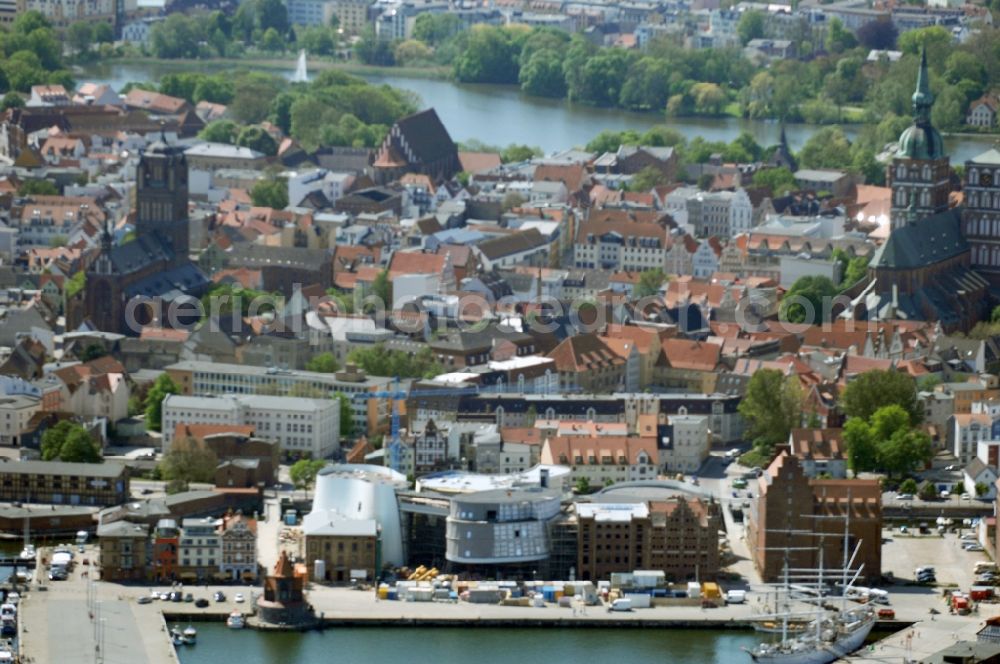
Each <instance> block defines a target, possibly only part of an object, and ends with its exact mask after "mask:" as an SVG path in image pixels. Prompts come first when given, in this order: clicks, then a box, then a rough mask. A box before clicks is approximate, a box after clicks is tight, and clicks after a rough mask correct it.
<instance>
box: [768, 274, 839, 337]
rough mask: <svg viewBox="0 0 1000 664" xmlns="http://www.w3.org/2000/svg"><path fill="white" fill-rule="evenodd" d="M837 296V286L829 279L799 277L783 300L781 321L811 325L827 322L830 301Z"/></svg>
mask: <svg viewBox="0 0 1000 664" xmlns="http://www.w3.org/2000/svg"><path fill="white" fill-rule="evenodd" d="M836 294H837V286H836V285H834V283H833V282H832V281H830V279H829V278H827V277H823V276H807V277H799V278H798V279H796V280H795V283H793V284H792V287H791V288H789V289H788V292H786V293H785V296H784V297H783V298H782V299H781V312H780V314H781V319H782V320H784V321H788V322H790V323H808V324H810V325H818V324H819V323H823V322H826V321H827V320H829V315H830V299H831V298H833V297H834V296H835V295H836Z"/></svg>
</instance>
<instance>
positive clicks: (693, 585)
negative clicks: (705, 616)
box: [687, 581, 701, 599]
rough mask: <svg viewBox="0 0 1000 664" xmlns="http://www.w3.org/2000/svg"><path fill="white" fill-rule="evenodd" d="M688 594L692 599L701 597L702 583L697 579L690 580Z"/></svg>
mask: <svg viewBox="0 0 1000 664" xmlns="http://www.w3.org/2000/svg"><path fill="white" fill-rule="evenodd" d="M687 596H688V597H690V598H691V599H698V598H699V597H701V585H700V584H699V583H698V582H697V581H689V582H688V589H687Z"/></svg>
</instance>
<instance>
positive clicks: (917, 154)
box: [888, 49, 951, 228]
mask: <svg viewBox="0 0 1000 664" xmlns="http://www.w3.org/2000/svg"><path fill="white" fill-rule="evenodd" d="M930 85H931V84H930V75H929V74H928V72H927V50H926V49H924V50H923V51H922V52H921V54H920V71H919V72H918V74H917V89H916V91H915V92H914V93H913V124H911V125H910V126H909V127H907V128H906V129H905V130H904V131H903V133H902V135H900V137H899V149H898V151H897V152H896V157H895V158H894V159H893V160H892V165H891V166H889V178H888V179H889V186H890V187H891V188H892V209H891V218H892V228H898V227H899V226H901V225H903V224H905V223H907V218H908V217H910V216H912V214H913V209H915V211H916V214H917V216H919V217H927V216H930V215H932V214H936V213H938V212H943V211H945V210H947V209H948V194H949V192H950V190H951V187H950V184H949V180H948V178H949V175H950V169H949V163H948V156H947V155H946V154H945V153H944V141H942V140H941V134H940V133H938V130H937V129H935V128H934V125H932V124H931V107H932V106H933V105H934V95H933V94H932V93H931V87H930ZM911 201H912V204H913V209H910V208H911Z"/></svg>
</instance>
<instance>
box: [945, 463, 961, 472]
mask: <svg viewBox="0 0 1000 664" xmlns="http://www.w3.org/2000/svg"><path fill="white" fill-rule="evenodd" d="M944 469H945V470H949V471H951V470H958V466H956V465H955V464H952V465H950V466H945V467H944Z"/></svg>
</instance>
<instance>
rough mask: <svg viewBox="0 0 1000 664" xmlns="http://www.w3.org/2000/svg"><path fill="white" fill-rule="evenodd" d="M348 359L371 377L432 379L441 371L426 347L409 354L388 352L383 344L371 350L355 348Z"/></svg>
mask: <svg viewBox="0 0 1000 664" xmlns="http://www.w3.org/2000/svg"><path fill="white" fill-rule="evenodd" d="M348 359H349V360H350V361H351V362H354V363H355V364H357V365H358V366H360V367H361V368H362V369H364V370H365V372H366V373H369V374H371V375H373V376H391V377H398V378H432V377H434V376H436V375H438V374H439V373H441V371H442V367H441V365H440V364H439V363H438V361H437V359H436V358H435V357H434V353H433V352H432V351H431V349H430V348H429V347H428V346H424V347H423V348H421V349H420V350H418V351H417V352H416V353H412V354H411V353H408V352H406V351H401V350H389V349H387V348H386V347H385V346H384V345H383V344H376V345H375V346H372V347H371V348H356V349H355V350H353V351H351V354H350V355H349V356H348Z"/></svg>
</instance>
